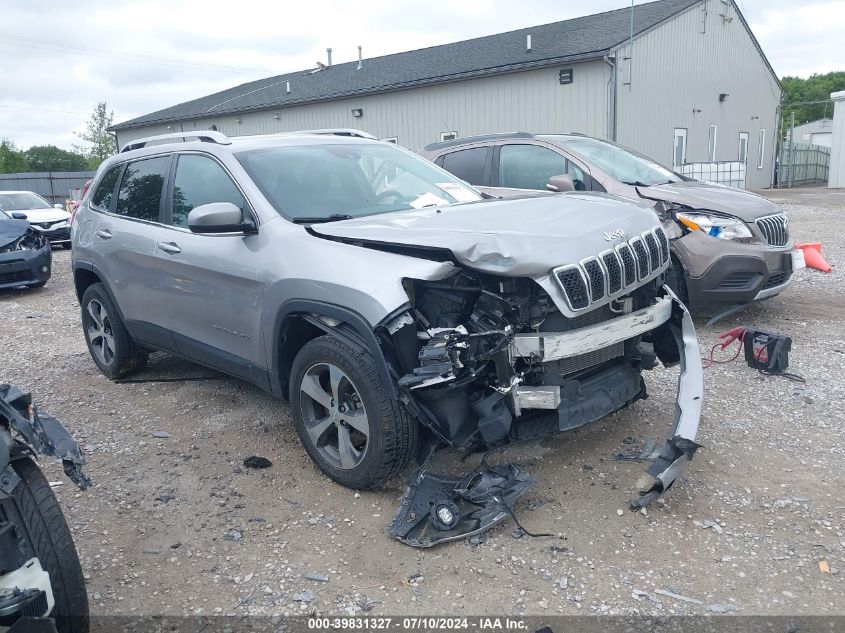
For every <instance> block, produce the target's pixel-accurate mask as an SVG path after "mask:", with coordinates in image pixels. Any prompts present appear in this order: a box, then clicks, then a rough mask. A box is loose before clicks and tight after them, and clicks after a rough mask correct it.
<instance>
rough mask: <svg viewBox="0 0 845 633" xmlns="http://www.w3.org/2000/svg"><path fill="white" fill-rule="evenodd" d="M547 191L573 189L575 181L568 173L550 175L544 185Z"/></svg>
mask: <svg viewBox="0 0 845 633" xmlns="http://www.w3.org/2000/svg"><path fill="white" fill-rule="evenodd" d="M546 189H548V190H549V191H560V192H562V191H575V183H574V182H572V176H570V175H569V174H561V175H560V176H552V177H551V178H549V184H547V185H546Z"/></svg>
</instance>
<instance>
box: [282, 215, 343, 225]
mask: <svg viewBox="0 0 845 633" xmlns="http://www.w3.org/2000/svg"><path fill="white" fill-rule="evenodd" d="M352 217H353V216H351V215H349V214H347V213H332V214H331V215H321V216H315V217H313V218H308V217H301V218H292V219H291V222H295V223H296V224H319V223H320V222H337V221H338V220H351V219H352Z"/></svg>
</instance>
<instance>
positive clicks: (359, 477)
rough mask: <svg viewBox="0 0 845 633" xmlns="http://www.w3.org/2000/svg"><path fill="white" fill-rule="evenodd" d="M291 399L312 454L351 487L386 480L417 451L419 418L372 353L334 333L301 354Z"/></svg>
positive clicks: (293, 376) (301, 434) (293, 373)
mask: <svg viewBox="0 0 845 633" xmlns="http://www.w3.org/2000/svg"><path fill="white" fill-rule="evenodd" d="M333 394H335V395H333ZM335 398H336V400H335ZM290 404H291V410H292V413H293V419H294V424H295V426H296V432H297V433H298V434H299V438H300V440H301V441H302V444H303V446H304V447H305V450H306V452H307V453H308V455H309V456H310V457H311V459H312V460H314V463H315V464H317V467H318V468H319V469H320V470H322V471H323V472H324V473H325V474H326V475H328V476H329V477H330V478H331V479H333V480H334V481H336V482H337V483H339V484H341V485H342V486H346V487H347V488H355V489H357V488H372V487H374V486H377V485H379V484H382V483H384V482H385V481H386V480H388V479H390V478H391V477H393V476H395V475H397V474H399V473H400V472H401V471H402V470H403V469H404V468H405V466H406V465H407V464H408V461H409V460H410V459H411V457H412V456H413V455H414V454H415V452H416V446H417V440H418V427H417V422H416V420H412V419H409V417H408V416H407V415H406V414H405V412H404V410H403V409H402V407H401V406H400V405H399V403H398V402H397V401H396V400H394V399H393V398H391V397H390V395H389V394H388V392H387V389H386V387H385V385H384V384H383V382H382V379H381V376H380V375H379V372H378V371H377V370H376V366H375V361H374V360H373V358H372V356H370V354H368V353H367V352H366V351H364V350H362V349H360V348H358V347H356V346H353V345H350V344H349V343H347V342H345V341H343V340H341V339H338V338H336V337H334V336H321V337H319V338H316V339H314V340H312V341H310V342H308V343H306V344H305V345H304V346H303V347H302V349H301V350H300V351H299V353H298V354H297V355H296V358H295V359H294V361H293V365H292V367H291V380H290ZM362 418H363V420H365V425H366V432H363V433H362V432H359V431H358V428H359V427H363V425H360V424H359V422H360V420H361V419H362ZM347 420H348V421H347ZM344 446H345V447H347V448H346V450H345V451H344V450H343V449H342V447H344ZM349 447H351V449H350V448H349ZM344 458H345V459H344Z"/></svg>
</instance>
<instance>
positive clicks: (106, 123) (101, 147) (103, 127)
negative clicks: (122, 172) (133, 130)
mask: <svg viewBox="0 0 845 633" xmlns="http://www.w3.org/2000/svg"><path fill="white" fill-rule="evenodd" d="M113 121H114V112H113V111H109V109H108V107H107V106H106V104H105V102H103V103H98V104H97V108H96V110H94V113H93V114H92V115H91V116H90V118H89V119H88V121H87V123H86V124H85V131H84V132H82V133H81V134H80V133H77V136H78V137H79V138H81V139H82V140H83V141H86V142H87V143H88V144H89V146H88V147H86V148H84V149H83V150H82V152H83V153H84V154H85V156H86V157H87V158H88V163H89V167H90V168H91V169H96V168H97V167H98V166H99V165H100V163H102V162H103V161H104V160H105V159H107V158H108V157H109V156H111V155H112V154H114V153H115V143H114V138H113V137H112V135H111V134H110V133H109V131H108V128H109V127H110V126H111V125H112V123H113Z"/></svg>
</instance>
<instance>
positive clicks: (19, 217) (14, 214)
mask: <svg viewBox="0 0 845 633" xmlns="http://www.w3.org/2000/svg"><path fill="white" fill-rule="evenodd" d="M12 219H13V220H26V213H19V212H18V211H12Z"/></svg>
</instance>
